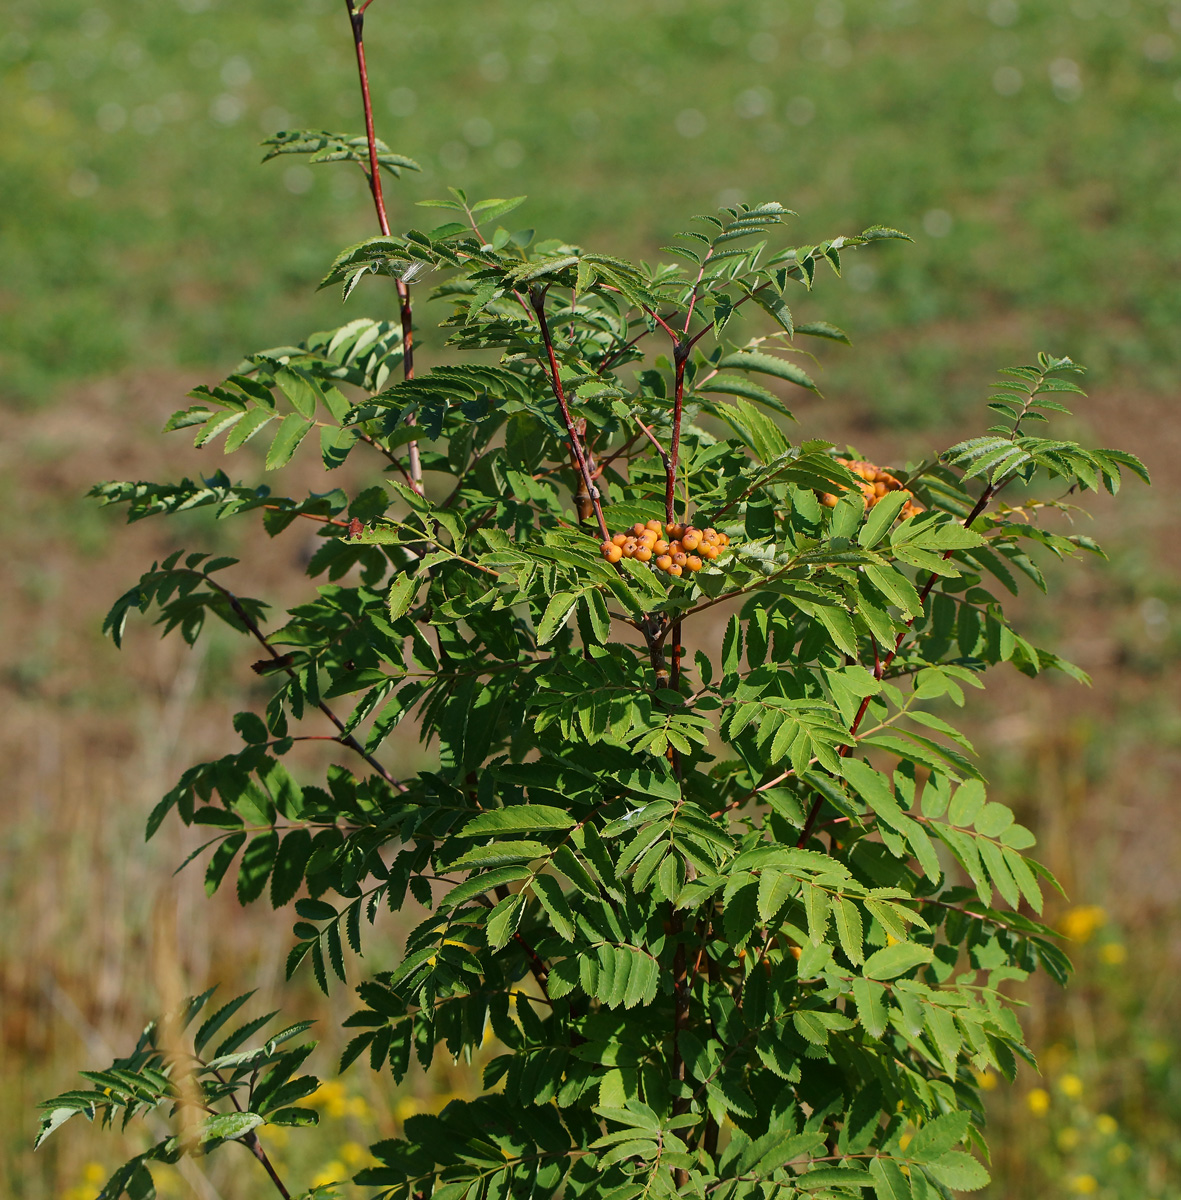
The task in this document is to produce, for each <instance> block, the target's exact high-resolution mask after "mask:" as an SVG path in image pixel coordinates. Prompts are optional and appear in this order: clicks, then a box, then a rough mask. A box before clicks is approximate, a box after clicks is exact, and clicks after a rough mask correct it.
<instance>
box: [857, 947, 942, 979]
mask: <svg viewBox="0 0 1181 1200" xmlns="http://www.w3.org/2000/svg"><path fill="white" fill-rule="evenodd" d="M934 957H935V955H934V953H933V952H932V950H931V947H930V946H920V945H916V944H915V943H914V942H898V943H897V944H896V945H894V946H883V947H882V949H881V950H875V951H874V952H873V953H872V954H871V955H870V956H869V957H868V958H867V959H866V960H865V966H864V967H863V968H862V970H863V971H864V972H865V975H866V978H867V979H895V978H896V977H897V976H899V975H905V974H906V973H907V972H908V971H912V970H913V969H914V968H915V967H917V966H921V965H922V964H923V963H929V962H930V961H931V960H932V959H933V958H934Z"/></svg>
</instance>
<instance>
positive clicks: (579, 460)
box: [529, 288, 611, 542]
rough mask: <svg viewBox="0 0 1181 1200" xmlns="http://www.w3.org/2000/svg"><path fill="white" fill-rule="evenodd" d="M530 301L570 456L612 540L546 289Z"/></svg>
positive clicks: (533, 292) (602, 530) (535, 292)
mask: <svg viewBox="0 0 1181 1200" xmlns="http://www.w3.org/2000/svg"><path fill="white" fill-rule="evenodd" d="M529 302H530V304H532V305H533V311H534V312H535V313H536V314H537V323H538V325H539V326H540V328H541V340H542V341H543V342H544V343H545V352H546V355H547V356H548V358H549V378H550V387H551V388H552V389H553V393H554V399H555V400H557V402H558V407H559V408H560V409H561V410H562V420H563V421H564V422H565V425H566V435H567V437H568V438H569V439H570V456H571V458H572V459H573V460H574V466H575V467H576V469H577V472H578V475H579V476H580V479H581V483H582V487H584V488H585V489H586V494H587V495H588V496H589V497H590V501H591V505H592V507H593V509H594V514H595V517H596V519H597V520H598V523H599V533H600V534H602V537H603V541H605V542H606V541H610V539H611V533H610V531H609V530H608V528H607V521H606V519H605V518H604V516H603V505H602V497H601V496H600V494H599V489H598V487H597V486H596V485H595V481H594V477H593V476H592V475H591V470H590V465H589V463H588V462H587V458H586V452H585V450H584V449H583V447H582V442H581V440H580V439H579V436H578V430H577V429H576V428H575V425H574V419H573V417H571V415H570V407H569V405H567V403H566V393H565V392H564V391H563V389H562V376H561V371H560V370H559V368H558V356H557V355H556V354H555V353H554V342H553V338H552V337H551V336H550V331H549V323H548V322H547V321H546V319H545V289H544V288H533V289H531V290H530V292H529Z"/></svg>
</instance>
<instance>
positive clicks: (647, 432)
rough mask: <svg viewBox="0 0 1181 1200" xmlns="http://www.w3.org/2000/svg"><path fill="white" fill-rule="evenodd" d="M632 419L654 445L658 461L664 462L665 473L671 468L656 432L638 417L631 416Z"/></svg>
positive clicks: (666, 453) (666, 452)
mask: <svg viewBox="0 0 1181 1200" xmlns="http://www.w3.org/2000/svg"><path fill="white" fill-rule="evenodd" d="M632 420H633V421H635V423H636V424H637V425H638V426H639V427H640V432H641V433H642V434H643V435H644V436H645V437H646V438H647V439H648V441H650V442H651V443H652V445H653V446H655V447H656V453H657V454H659V455H660V461H661V462H662V463H664V471H665V474H666V475H667V474H668V472H669V471H670V470H671V469H672V467H671V465H670V463H669V459H668V451H667V450H665V448H664V447H663V446H662V445H661V444H660V442H659V441H658V440H657V437H656V434H654V433H653V432H652V430H651V429H649V428H648V426H647V425H645V424H644V422H643V421H641V420H640V418H639V417H637V416H633V417H632ZM633 440H634V439H633Z"/></svg>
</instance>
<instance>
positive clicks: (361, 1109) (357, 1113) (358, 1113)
mask: <svg viewBox="0 0 1181 1200" xmlns="http://www.w3.org/2000/svg"><path fill="white" fill-rule="evenodd" d="M347 1107H348V1111H349V1116H350V1117H356V1118H357V1119H358V1120H359V1121H367V1120H368V1119H369V1117H370V1116H371V1115H372V1114H371V1112H370V1109H369V1101H368V1100H366V1099H365V1097H364V1096H350V1097H349V1100H348V1106H347Z"/></svg>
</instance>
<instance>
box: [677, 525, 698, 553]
mask: <svg viewBox="0 0 1181 1200" xmlns="http://www.w3.org/2000/svg"><path fill="white" fill-rule="evenodd" d="M700 545H701V534H700V533H698V532H697V530H696V529H690V530H688V531H687V532H686V533H685V536H684V537H683V538H681V547H682V549H685V550H696V549H697V547H698V546H700Z"/></svg>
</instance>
